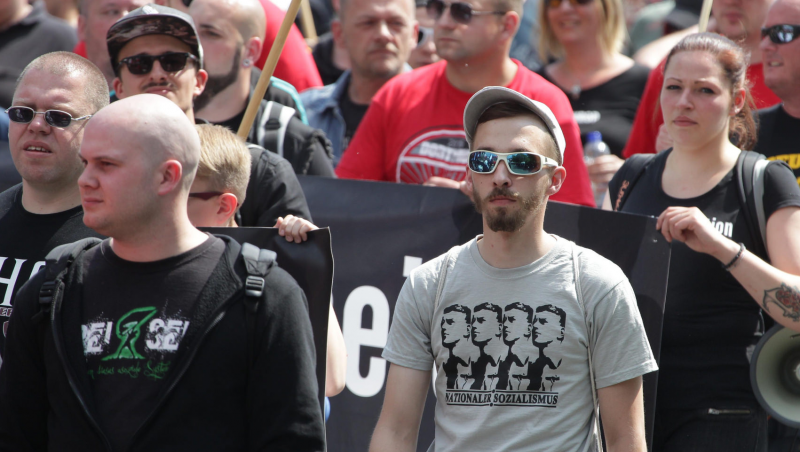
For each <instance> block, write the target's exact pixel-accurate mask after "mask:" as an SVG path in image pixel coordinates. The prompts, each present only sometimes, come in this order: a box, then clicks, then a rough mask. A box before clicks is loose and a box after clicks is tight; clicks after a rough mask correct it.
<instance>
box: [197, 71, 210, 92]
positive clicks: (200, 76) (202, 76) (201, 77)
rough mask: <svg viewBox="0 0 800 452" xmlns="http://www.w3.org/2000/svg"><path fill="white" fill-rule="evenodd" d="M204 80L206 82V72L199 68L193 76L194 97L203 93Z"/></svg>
mask: <svg viewBox="0 0 800 452" xmlns="http://www.w3.org/2000/svg"><path fill="white" fill-rule="evenodd" d="M206 82H208V72H206V71H205V69H200V70H199V71H197V75H196V76H195V85H194V97H197V96H199V95H200V94H202V93H203V90H204V89H206Z"/></svg>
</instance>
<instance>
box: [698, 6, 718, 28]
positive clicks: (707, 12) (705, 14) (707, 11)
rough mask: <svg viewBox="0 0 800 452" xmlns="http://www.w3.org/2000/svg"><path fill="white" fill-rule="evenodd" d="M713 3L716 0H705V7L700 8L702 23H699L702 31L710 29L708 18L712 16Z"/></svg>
mask: <svg viewBox="0 0 800 452" xmlns="http://www.w3.org/2000/svg"><path fill="white" fill-rule="evenodd" d="M712 3H714V0H703V7H702V8H701V9H700V23H698V29H699V31H700V33H703V32H705V31H706V30H707V29H708V19H709V18H710V17H711V4H712Z"/></svg>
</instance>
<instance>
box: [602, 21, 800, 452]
mask: <svg viewBox="0 0 800 452" xmlns="http://www.w3.org/2000/svg"><path fill="white" fill-rule="evenodd" d="M746 69H747V57H746V55H745V54H744V51H743V50H742V49H741V48H740V47H739V46H737V45H736V44H735V43H733V42H732V41H730V40H728V39H727V38H724V37H722V36H719V35H715V34H710V33H701V34H695V35H690V36H688V37H686V38H684V39H683V40H682V41H681V42H680V43H678V45H677V46H675V48H673V49H672V51H671V52H670V54H669V56H668V57H667V62H666V66H665V69H664V85H663V87H662V91H661V109H662V112H663V114H664V120H665V124H666V127H667V129H668V131H669V133H670V135H671V136H672V137H673V138H674V143H673V148H672V149H670V150H667V151H664V152H662V153H660V154H657V155H655V156H652V157H651V160H650V161H649V164H648V165H647V166H646V167H645V168H644V170H643V172H642V173H641V176H640V177H639V179H638V180H633V179H632V178H630V177H629V176H630V175H629V174H628V173H630V171H626V167H629V166H630V165H631V164H632V162H631V161H629V162H626V164H625V165H624V166H623V167H622V169H620V171H619V173H618V174H617V175H616V176H615V177H614V179H613V180H612V181H611V184H610V186H609V188H610V190H609V192H610V193H613V194H614V199H615V200H616V199H625V202H624V203H623V204H622V206H617V209H616V210H621V211H623V212H631V213H638V214H645V215H653V216H658V222H657V227H658V228H659V229H660V230H661V232H662V234H663V235H664V237H666V239H667V240H669V241H671V242H672V257H671V261H670V269H669V281H668V288H667V303H666V309H665V313H664V324H663V332H662V347H661V363H660V369H661V371H660V375H659V379H658V397H657V399H656V400H657V402H656V420H655V430H654V439H653V441H654V445H653V446H654V447H653V450H654V451H681V452H685V451H706V452H714V451H731V450H736V451H766V450H767V449H766V436H767V434H766V415H765V413H764V411H763V409H762V408H761V407H760V406H759V404H758V402H757V401H756V398H755V396H754V394H753V390H752V388H751V386H750V379H749V365H750V364H749V358H748V356H749V352H751V351H752V348H753V346H754V345H755V344H756V343H757V341H758V339H759V336H760V333H761V332H762V331H763V329H764V322H763V316H762V312H761V309H760V308H759V304H761V305H762V306H763V307H764V310H765V311H766V312H768V313H769V314H770V315H772V316H774V318H775V320H777V321H778V322H780V323H782V324H784V325H786V326H788V327H793V328H795V329H797V328H800V322H798V320H800V303H794V304H793V305H792V304H791V303H789V304H781V303H776V302H773V301H771V300H772V299H776V298H775V297H771V298H770V296H769V294H770V293H774V292H775V290H776V289H777V290H783V291H784V292H786V295H787V296H788V297H789V299H792V297H794V299H798V298H797V297H798V291H797V290H796V289H794V288H795V287H800V278H799V277H797V276H795V275H800V188H798V185H797V181H796V179H795V177H794V175H793V174H792V172H791V170H790V169H789V168H788V167H787V166H786V165H785V164H784V163H783V162H770V163H769V165H768V166H767V168H766V170H765V175H764V187H765V190H764V197H763V201H764V202H763V204H764V212H765V216H766V219H767V222H766V230H767V241H766V244H765V245H766V250H767V252H768V255H769V258H770V259H771V262H772V265H770V264H768V263H767V262H765V259H766V258H767V256H766V255H761V256H756V255H755V254H752V253H751V252H749V251H747V249H752V250H755V249H757V248H759V245H760V243H761V242H760V240H759V237H760V233H759V231H752V230H751V228H749V227H748V222H747V221H746V217H745V210H744V209H746V207H745V206H742V203H741V202H740V200H739V196H738V194H737V191H738V178H737V172H736V171H735V167H736V165H737V162H738V160H739V159H740V158H742V157H743V153H742V152H743V151H742V150H741V149H752V147H753V145H754V144H755V139H756V138H755V137H756V125H755V123H754V122H753V119H752V118H753V117H752V112H751V109H750V108H751V107H750V96H749V93H748V89H747V80H746V79H745V71H746ZM737 146H738V147H737ZM631 181H633V185H632V186H631V185H629V184H630V182H631ZM626 190H627V191H629V193H627V197H626V198H623V196H622V195H623V193H624V192H625V191H626ZM617 204H619V203H617ZM610 205H611V203H610V202H609V200H607V201H606V205H605V207H606V208H609V209H610ZM620 207H621V208H620ZM765 295H766V296H765ZM784 298H785V297H784ZM753 299H755V300H756V301H757V302H758V304H756V303H753ZM768 299H769V300H770V301H768ZM773 303H774V304H773Z"/></svg>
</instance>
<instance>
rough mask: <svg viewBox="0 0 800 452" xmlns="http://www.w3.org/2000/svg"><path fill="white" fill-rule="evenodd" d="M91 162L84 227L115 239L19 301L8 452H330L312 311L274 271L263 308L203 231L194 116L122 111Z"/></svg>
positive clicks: (2, 419) (91, 134)
mask: <svg viewBox="0 0 800 452" xmlns="http://www.w3.org/2000/svg"><path fill="white" fill-rule="evenodd" d="M130 112H136V114H135V115H132V114H130ZM80 156H81V160H82V161H83V165H84V170H83V173H82V174H81V176H80V179H79V182H78V184H79V187H80V195H81V202H82V204H83V207H84V210H85V212H86V214H85V217H84V221H85V223H86V224H87V225H88V226H90V227H92V228H94V229H95V230H96V231H98V232H101V233H102V234H105V235H107V236H109V237H110V238H108V239H106V240H104V241H103V242H100V243H83V242H81V243H78V244H70V245H66V247H68V248H62V249H64V250H67V249H68V250H69V251H68V253H69V254H70V256H72V258H71V260H70V261H69V263H68V264H65V265H64V267H58V270H53V269H52V267H51V265H55V263H50V262H48V266H47V268H46V269H45V271H43V272H39V273H38V274H37V275H36V276H35V277H34V278H33V279H32V280H30V281H29V282H28V283H27V284H26V285H25V286H24V287H23V288H22V289H21V290H20V293H19V296H18V298H17V304H16V308H17V309H16V310H15V312H14V314H13V317H12V319H11V322H10V326H9V339H8V343H7V344H6V352H7V358H6V361H5V364H4V365H3V367H2V368H0V450H46V449H49V450H53V449H57V450H153V451H162V450H163V451H167V450H176V449H181V450H207V449H208V448H209V447H219V448H225V449H228V450H287V451H288V450H291V451H322V450H324V431H323V424H322V413H321V410H320V407H319V404H318V401H317V381H316V377H315V371H314V366H315V356H314V344H313V339H312V333H311V323H310V321H309V319H308V312H307V308H306V301H305V297H304V295H303V293H302V291H301V290H300V288H299V287H298V286H297V283H296V282H295V281H294V280H293V279H292V278H291V277H290V276H289V275H288V274H287V273H286V272H285V271H283V270H281V269H280V268H278V267H276V266H273V268H272V269H271V271H269V272H268V274H266V275H265V276H264V277H263V278H262V279H261V280H260V282H261V285H260V287H261V289H260V290H261V292H260V293H257V294H254V293H253V292H254V286H253V284H252V283H251V278H253V276H252V274H251V273H249V272H251V271H252V270H248V269H246V267H245V263H244V257H243V255H242V247H241V246H240V245H239V244H237V243H236V242H234V241H233V240H231V239H230V238H227V237H215V236H212V235H208V234H206V233H203V232H200V231H199V230H197V229H196V228H195V227H194V226H192V224H191V222H190V221H189V217H188V213H187V204H188V199H189V194H190V187H191V185H192V182H193V181H194V177H195V173H196V171H197V166H198V162H199V160H200V139H199V137H198V135H197V132H196V131H195V129H194V125H193V124H192V122H191V121H190V120H189V119H188V118H187V117H186V115H185V114H184V112H183V111H182V110H181V109H180V108H179V107H178V106H176V105H175V103H173V102H171V101H170V100H168V99H165V98H164V97H162V96H157V95H152V94H143V95H140V96H133V97H131V98H129V99H124V100H121V101H119V102H116V103H114V104H112V105H111V106H109V107H106V108H105V109H103V110H102V111H100V112H99V113H98V114H96V115H95V116H94V117H93V118H92V121H91V122H90V123H89V124H88V125H87V126H86V132H85V139H84V142H83V144H82V145H81V149H80ZM65 252H66V251H65ZM258 253H259V252H258V251H257V250H256V254H258ZM262 254H263V253H262ZM62 262H63V261H62ZM53 271H58V272H59V273H60V274H62V275H63V276H62V278H61V279H60V280H59V282H56V283H55V284H56V286H57V287H59V289H57V290H56V291H55V292H54V293H52V296H51V298H52V305H53V307H51V308H50V312H49V313H48V316H49V317H50V318H51V319H52V320H51V322H48V324H49V323H51V324H52V327H45V326H39V324H37V323H36V320H35V319H36V318H37V313H39V312H42V311H41V310H42V309H43V308H42V307H41V306H40V299H41V297H42V295H41V293H43V292H42V290H46V288H47V287H48V286H47V285H46V284H47V283H48V282H50V281H54V280H50V279H47V278H49V274H50V272H53ZM245 279H247V281H248V284H247V288H248V291H247V295H245V285H244V281H245ZM255 292H258V291H255ZM253 298H256V301H257V303H256V304H255V305H250V304H248V305H247V306H246V305H245V301H247V302H251V301H253ZM251 307H254V308H255V310H254V311H250V310H249V309H250V308H251ZM251 321H252V323H251ZM245 325H248V326H247V327H245ZM250 325H252V328H250ZM223 445H224V446H223Z"/></svg>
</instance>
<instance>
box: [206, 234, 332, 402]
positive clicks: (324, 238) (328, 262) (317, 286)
mask: <svg viewBox="0 0 800 452" xmlns="http://www.w3.org/2000/svg"><path fill="white" fill-rule="evenodd" d="M200 229H202V230H203V231H206V232H210V233H212V234H219V235H227V236H229V237H232V238H233V239H234V240H236V241H237V242H239V243H245V242H246V243H250V244H253V245H255V246H257V247H259V248H263V249H266V250H272V251H275V253H276V254H277V255H278V257H277V258H276V261H277V263H278V266H279V267H281V268H282V269H284V270H286V271H287V272H288V273H289V274H290V275H292V277H293V278H294V279H295V281H297V284H298V285H299V286H300V288H302V289H303V291H304V292H305V293H306V299H308V314H309V317H311V327H312V329H313V332H314V347H315V348H316V352H317V381H318V383H319V402H320V410H322V412H323V413H324V412H325V408H324V407H325V405H324V403H325V359H326V356H327V355H326V353H325V352H326V346H327V342H328V311H329V310H330V300H331V284H332V280H333V256H332V255H331V234H330V231H329V230H328V229H320V230H317V231H311V232H309V233H308V240H307V241H305V242H302V243H295V242H287V241H286V239H285V238H283V237H281V236H280V235H279V234H278V229H276V228H200Z"/></svg>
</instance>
